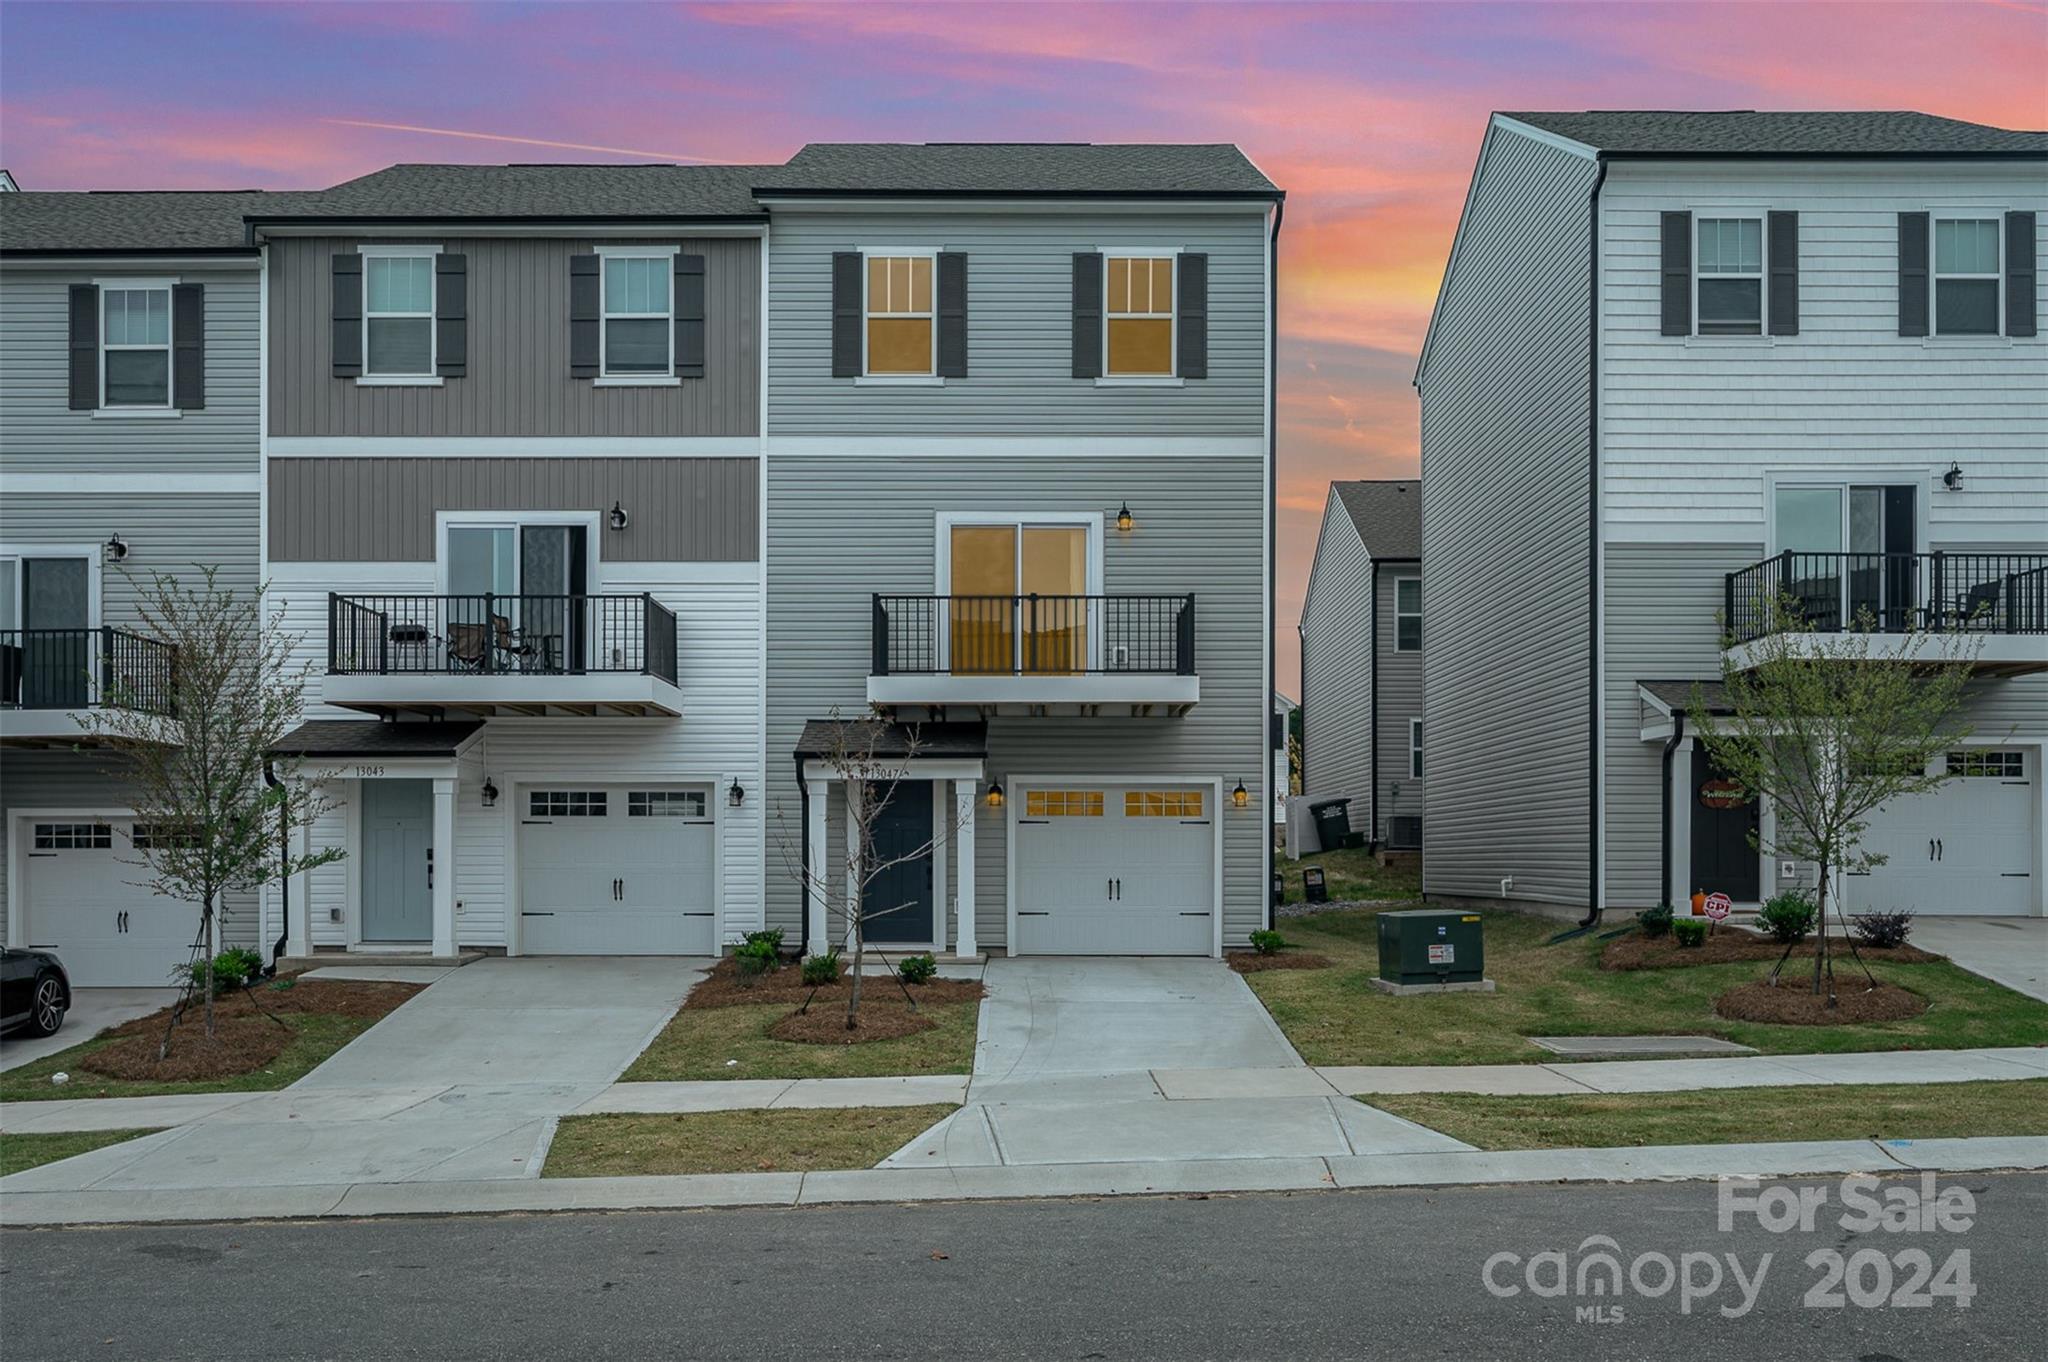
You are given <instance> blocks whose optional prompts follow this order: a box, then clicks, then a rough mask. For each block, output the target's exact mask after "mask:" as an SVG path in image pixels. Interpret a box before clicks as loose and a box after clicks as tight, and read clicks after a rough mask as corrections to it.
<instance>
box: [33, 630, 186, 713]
mask: <svg viewBox="0 0 2048 1362" xmlns="http://www.w3.org/2000/svg"><path fill="white" fill-rule="evenodd" d="M177 658H178V650H177V649H176V648H173V647H172V646H171V645H170V644H168V643H163V642H160V641H159V640H157V639H153V638H144V637H142V636H141V635H140V634H131V633H129V632H128V631H127V630H125V629H115V628H112V627H110V626H102V627H100V628H98V629H4V630H0V708H5V709H85V708H91V707H93V706H96V705H115V706H119V707H121V708H123V709H132V710H136V711H138V712H140V713H143V714H160V715H163V716H165V717H167V718H168V717H170V716H171V715H172V713H173V711H174V709H175V705H176V699H177V694H176V669H177Z"/></svg>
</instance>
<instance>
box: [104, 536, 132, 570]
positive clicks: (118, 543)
mask: <svg viewBox="0 0 2048 1362" xmlns="http://www.w3.org/2000/svg"><path fill="white" fill-rule="evenodd" d="M106 553H107V561H108V562H110V563H119V562H124V561H125V560H126V559H127V557H128V544H127V541H125V540H124V539H122V538H121V536H120V535H118V534H117V535H113V536H111V537H110V538H109V539H108V540H107V549H106Z"/></svg>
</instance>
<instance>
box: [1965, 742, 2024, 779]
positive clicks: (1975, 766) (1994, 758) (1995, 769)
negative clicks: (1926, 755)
mask: <svg viewBox="0 0 2048 1362" xmlns="http://www.w3.org/2000/svg"><path fill="white" fill-rule="evenodd" d="M1948 773H1949V774H1950V775H1952V776H1965V777H1971V776H1974V777H1980V778H1981V777H1988V778H1991V779H1994V780H2024V779H2026V775H2027V755H2026V753H2024V752H2008V751H1997V750H1990V751H1987V750H1985V749H1983V748H1974V747H1973V748H1966V749H1965V750H1963V751H1961V752H1951V753H1949V754H1948Z"/></svg>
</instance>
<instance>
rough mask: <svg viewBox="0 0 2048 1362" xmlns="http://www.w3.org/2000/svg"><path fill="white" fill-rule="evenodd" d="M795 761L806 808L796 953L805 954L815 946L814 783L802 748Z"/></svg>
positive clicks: (799, 802) (800, 801)
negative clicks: (806, 772)
mask: <svg viewBox="0 0 2048 1362" xmlns="http://www.w3.org/2000/svg"><path fill="white" fill-rule="evenodd" d="M795 761H796V806H797V808H799V809H801V810H802V811H803V816H802V817H801V818H800V819H798V820H797V823H798V832H797V852H796V854H797V868H798V869H797V889H798V890H799V891H800V894H801V897H800V898H799V899H798V900H797V921H798V922H800V923H801V924H802V925H801V926H800V927H799V928H798V929H797V934H796V943H797V944H796V953H797V955H798V956H799V957H802V956H803V955H805V954H806V953H808V952H809V950H810V949H811V946H810V931H811V885H810V880H809V876H810V873H811V784H810V782H809V781H807V780H805V779H804V754H803V753H801V752H798V753H797V754H796V756H795ZM824 859H825V858H824V856H823V854H820V855H819V857H818V861H819V863H820V865H822V864H823V863H824ZM761 925H762V926H764V927H765V926H767V925H768V923H767V919H766V918H765V917H764V918H763V919H762V923H761ZM826 925H827V927H828V928H829V927H830V925H831V924H830V923H829V922H828V923H827V924H826Z"/></svg>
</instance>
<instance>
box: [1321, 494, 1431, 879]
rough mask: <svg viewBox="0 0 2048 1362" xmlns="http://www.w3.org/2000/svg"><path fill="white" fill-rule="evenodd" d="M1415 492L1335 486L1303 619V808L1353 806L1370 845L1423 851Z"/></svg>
mask: <svg viewBox="0 0 2048 1362" xmlns="http://www.w3.org/2000/svg"><path fill="white" fill-rule="evenodd" d="M1422 648H1423V628H1422V488H1421V484H1420V483H1418V482H1416V481H1415V480H1414V479H1412V478H1408V479H1395V480H1389V481H1380V482H1333V483H1331V484H1330V495H1329V499H1328V501H1327V502H1326V503H1325V505H1324V507H1323V526H1322V530H1321V533H1320V534H1319V535H1318V536H1317V538H1316V555H1315V563H1314V565H1313V567H1311V569H1310V571H1309V580H1308V591H1307V594H1306V595H1305V597H1304V598H1303V601H1302V608H1301V703H1302V789H1303V790H1304V791H1305V792H1306V797H1305V799H1304V802H1305V803H1310V804H1312V803H1314V802H1316V801H1318V800H1322V799H1336V798H1344V799H1349V800H1350V801H1351V807H1350V816H1351V826H1352V829H1353V830H1354V831H1360V832H1364V833H1365V834H1366V837H1367V840H1368V841H1369V842H1371V843H1372V844H1373V845H1375V846H1384V847H1386V848H1388V849H1390V850H1396V851H1409V850H1415V849H1418V848H1419V847H1420V846H1421V845H1422V809H1423V796H1422V788H1423V787H1422V769H1423V768H1422Z"/></svg>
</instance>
